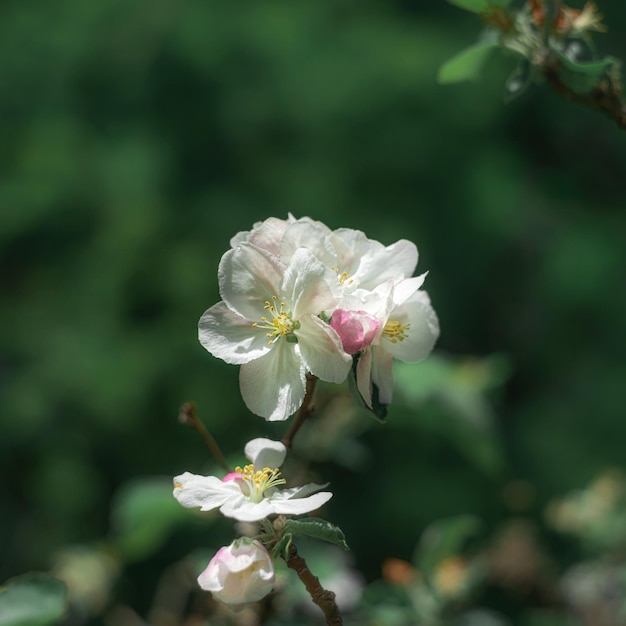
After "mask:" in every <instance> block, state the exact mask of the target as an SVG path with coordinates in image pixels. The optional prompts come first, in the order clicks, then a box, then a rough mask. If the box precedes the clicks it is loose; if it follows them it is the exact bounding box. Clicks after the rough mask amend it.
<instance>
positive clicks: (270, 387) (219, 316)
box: [198, 242, 351, 420]
mask: <svg viewBox="0 0 626 626" xmlns="http://www.w3.org/2000/svg"><path fill="white" fill-rule="evenodd" d="M218 279H219V285H220V294H221V296H222V301H221V302H219V303H217V304H216V305H214V306H212V307H211V308H210V309H208V311H206V312H205V313H204V315H203V316H202V317H201V319H200V322H199V333H198V335H199V339H200V342H201V343H202V345H203V346H204V347H205V348H206V349H207V350H208V351H209V352H211V354H213V355H214V356H216V357H218V358H221V359H223V360H224V361H226V362H227V363H231V364H238V365H241V370H240V375H239V382H240V389H241V395H242V397H243V399H244V402H245V403H246V405H247V406H248V408H249V409H250V410H251V411H252V412H253V413H256V414H257V415H260V416H262V417H264V418H266V419H268V420H285V419H287V418H288V417H289V416H290V415H292V414H293V413H294V412H295V411H296V410H297V409H298V408H299V407H300V405H301V404H302V401H303V400H304V396H305V389H306V378H305V377H306V374H307V372H311V373H312V374H313V375H315V376H317V377H318V378H320V379H322V380H325V381H329V382H335V383H341V382H343V380H345V378H346V376H347V374H348V371H349V369H350V365H351V359H350V357H349V355H347V354H346V353H345V352H344V350H343V349H342V346H341V341H340V339H339V336H338V335H337V333H336V332H335V330H334V329H333V328H331V327H330V326H329V325H328V324H327V323H326V322H325V321H323V320H322V319H321V318H320V317H319V315H320V314H321V313H322V312H323V311H326V310H329V311H332V310H333V309H334V308H335V306H336V304H337V293H336V292H335V291H334V289H336V285H335V282H334V281H335V278H334V276H333V275H332V272H331V271H330V270H329V269H327V268H326V267H324V265H322V263H320V262H319V261H318V260H317V259H316V258H315V257H314V256H313V254H312V253H311V252H310V251H309V250H308V249H306V248H300V249H298V250H296V251H295V253H294V254H293V256H292V257H291V259H290V260H289V262H288V264H284V263H282V262H281V261H280V260H279V259H278V258H277V257H275V256H273V255H272V254H270V253H269V252H268V251H266V250H263V249H262V248H259V247H257V246H254V245H252V244H250V243H247V242H242V243H240V244H238V245H237V246H236V247H235V248H233V249H231V250H229V251H228V252H226V253H225V254H224V256H223V257H222V260H221V261H220V266H219V271H218Z"/></svg>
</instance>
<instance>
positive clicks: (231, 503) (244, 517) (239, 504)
mask: <svg viewBox="0 0 626 626" xmlns="http://www.w3.org/2000/svg"><path fill="white" fill-rule="evenodd" d="M275 512H276V511H275V510H274V506H273V505H272V504H271V502H270V501H269V500H268V499H267V498H265V499H263V500H261V502H251V501H250V500H248V499H247V498H245V497H243V496H242V497H241V498H238V499H231V500H228V501H227V502H225V503H224V504H223V505H222V506H221V507H220V513H221V514H222V515H224V516H225V517H230V518H232V519H236V520H239V521H240V522H258V521H259V520H262V519H263V518H265V517H267V516H268V515H272V514H273V513H275Z"/></svg>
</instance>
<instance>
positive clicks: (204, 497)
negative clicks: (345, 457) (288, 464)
mask: <svg viewBox="0 0 626 626" xmlns="http://www.w3.org/2000/svg"><path fill="white" fill-rule="evenodd" d="M245 453H246V457H247V458H248V459H249V460H250V461H251V463H250V464H249V465H246V466H245V467H243V468H241V467H237V468H236V470H235V471H234V472H231V473H230V474H227V475H226V476H224V478H223V479H221V480H220V479H219V478H217V477H216V476H198V475H196V474H191V473H190V472H185V473H184V474H181V475H180V476H176V478H174V497H175V498H176V499H177V500H178V501H179V502H180V503H181V504H182V505H183V506H184V507H187V508H196V507H199V508H200V510H202V511H211V510H213V509H217V508H219V510H220V512H221V513H222V514H223V515H225V516H226V517H231V518H234V519H236V520H239V521H240V522H257V521H259V520H261V519H264V518H265V517H268V516H269V515H302V514H303V513H309V512H311V511H315V510H316V509H319V508H320V507H321V506H322V505H323V504H325V503H326V502H328V500H330V499H331V498H332V495H333V494H332V493H330V492H329V491H319V490H320V489H323V488H324V487H326V485H317V484H315V483H309V484H307V485H304V486H302V487H293V488H290V489H282V490H279V489H278V485H283V484H285V482H286V481H285V479H284V478H282V477H281V475H280V471H279V469H278V468H279V467H280V465H281V464H282V462H283V461H284V459H285V455H286V453H287V449H286V448H285V446H284V445H283V444H282V443H280V442H279V441H272V440H271V439H264V438H259V439H253V440H252V441H250V442H248V443H247V444H246V447H245ZM315 492H318V493H315Z"/></svg>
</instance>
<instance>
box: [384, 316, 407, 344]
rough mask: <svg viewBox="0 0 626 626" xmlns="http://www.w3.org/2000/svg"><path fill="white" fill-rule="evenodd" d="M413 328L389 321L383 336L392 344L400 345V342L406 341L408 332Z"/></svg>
mask: <svg viewBox="0 0 626 626" xmlns="http://www.w3.org/2000/svg"><path fill="white" fill-rule="evenodd" d="M409 328H411V324H404V325H402V324H400V322H396V321H394V320H389V321H388V322H387V323H386V324H385V326H384V328H383V333H382V336H383V337H386V338H387V339H388V340H389V341H391V343H398V341H404V340H405V339H406V338H407V337H408V334H407V330H409Z"/></svg>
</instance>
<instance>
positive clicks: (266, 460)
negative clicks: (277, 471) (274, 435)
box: [244, 437, 287, 469]
mask: <svg viewBox="0 0 626 626" xmlns="http://www.w3.org/2000/svg"><path fill="white" fill-rule="evenodd" d="M244 452H245V453H246V458H247V459H248V460H249V461H250V462H251V463H252V465H254V467H255V468H256V469H263V468H264V467H269V468H271V469H274V468H276V467H280V466H281V465H282V464H283V461H284V460H285V457H286V456H287V448H285V446H284V445H283V444H282V443H281V442H280V441H274V440H273V439H266V438H264V437H259V438H258V439H253V440H252V441H248V443H247V444H246V447H245V448H244Z"/></svg>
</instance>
